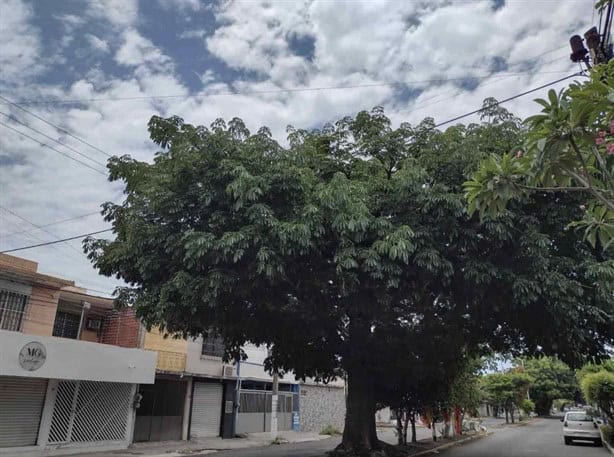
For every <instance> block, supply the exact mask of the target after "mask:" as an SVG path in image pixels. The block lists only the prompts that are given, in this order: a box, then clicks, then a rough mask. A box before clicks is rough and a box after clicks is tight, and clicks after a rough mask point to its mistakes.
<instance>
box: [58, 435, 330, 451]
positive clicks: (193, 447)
mask: <svg viewBox="0 0 614 457" xmlns="http://www.w3.org/2000/svg"><path fill="white" fill-rule="evenodd" d="M277 435H278V438H279V440H281V442H283V443H304V442H307V441H320V440H325V439H328V438H330V436H328V435H320V434H318V433H308V432H291V431H283V432H279V433H278V434H277ZM271 441H272V439H271V434H270V433H268V432H266V433H250V434H249V435H247V437H246V438H233V439H222V438H219V437H215V438H201V439H199V440H194V441H158V442H150V443H134V444H132V445H131V446H130V447H129V448H128V449H123V450H120V451H108V452H91V453H85V454H70V455H71V456H72V457H135V456H142V457H186V456H189V455H191V454H199V455H205V454H213V453H215V452H217V451H222V450H231V449H246V448H251V447H262V446H268V445H270V444H271ZM67 455H68V454H67Z"/></svg>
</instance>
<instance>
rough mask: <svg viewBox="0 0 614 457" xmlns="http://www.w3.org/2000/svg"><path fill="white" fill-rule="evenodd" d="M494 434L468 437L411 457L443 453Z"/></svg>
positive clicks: (488, 433) (487, 433)
mask: <svg viewBox="0 0 614 457" xmlns="http://www.w3.org/2000/svg"><path fill="white" fill-rule="evenodd" d="M492 434H493V432H486V433H480V434H478V435H473V436H468V437H467V438H463V439H462V440H457V441H451V442H449V443H446V444H442V445H441V446H437V447H434V448H432V449H427V450H426V451H420V452H418V453H417V454H411V456H410V457H418V456H421V455H429V454H433V453H438V452H439V451H442V450H444V449H448V448H449V447H454V446H458V445H461V444H465V443H468V442H469V441H474V440H477V439H480V438H484V437H486V436H489V435H492Z"/></svg>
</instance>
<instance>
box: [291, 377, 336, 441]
mask: <svg viewBox="0 0 614 457" xmlns="http://www.w3.org/2000/svg"><path fill="white" fill-rule="evenodd" d="M299 402H300V423H301V431H302V432H315V433H319V432H320V431H322V429H323V428H324V427H326V426H327V425H332V426H333V427H335V428H336V429H337V430H339V431H340V432H341V431H343V423H344V421H345V391H344V388H343V387H336V386H327V385H323V384H301V394H300V400H299Z"/></svg>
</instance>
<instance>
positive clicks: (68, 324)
mask: <svg viewBox="0 0 614 457" xmlns="http://www.w3.org/2000/svg"><path fill="white" fill-rule="evenodd" d="M80 323H81V316H79V315H78V314H71V313H67V312H65V311H58V312H57V313H56V315H55V322H54V324H53V336H59V337H62V338H72V339H73V340H75V339H77V337H78V336H79V324H80Z"/></svg>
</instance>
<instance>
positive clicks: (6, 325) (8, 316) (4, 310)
mask: <svg viewBox="0 0 614 457" xmlns="http://www.w3.org/2000/svg"><path fill="white" fill-rule="evenodd" d="M27 303H28V296H27V295H23V294H19V293H16V292H9V291H8V290H3V289H0V330H13V331H16V332H18V331H20V330H21V324H22V322H23V318H24V315H25V311H26V304H27Z"/></svg>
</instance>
